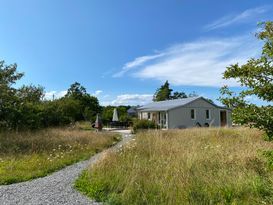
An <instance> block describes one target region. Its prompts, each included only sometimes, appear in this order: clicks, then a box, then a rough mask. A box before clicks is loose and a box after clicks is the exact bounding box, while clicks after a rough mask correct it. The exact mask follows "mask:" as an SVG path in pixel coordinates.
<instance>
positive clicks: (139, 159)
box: [75, 128, 273, 205]
mask: <svg viewBox="0 0 273 205" xmlns="http://www.w3.org/2000/svg"><path fill="white" fill-rule="evenodd" d="M262 134H263V133H261V132H260V131H258V130H255V129H249V128H236V129H228V128H221V129H218V128H207V129H206V128H199V129H186V130H170V131H148V132H142V133H138V134H137V135H136V138H135V140H134V141H132V142H131V143H130V144H129V145H127V146H125V147H123V148H121V149H120V150H119V151H118V152H108V153H107V154H106V155H105V156H104V157H103V159H102V160H100V161H99V162H98V163H97V164H95V165H93V166H92V167H90V168H89V169H88V170H86V171H84V172H83V173H82V175H81V176H80V177H79V178H78V180H77V181H76V183H75V187H76V188H77V189H78V190H80V191H81V192H83V193H85V194H86V195H87V196H89V197H91V198H94V199H96V200H98V201H104V202H106V203H107V204H126V205H127V204H130V205H133V204H144V205H145V204H162V205H163V204H164V205H168V204H198V205H200V204H272V202H273V172H272V168H273V166H272V165H273V151H272V150H273V143H272V142H268V141H265V140H264V139H263V137H262Z"/></svg>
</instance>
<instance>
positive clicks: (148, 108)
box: [137, 97, 232, 129]
mask: <svg viewBox="0 0 273 205" xmlns="http://www.w3.org/2000/svg"><path fill="white" fill-rule="evenodd" d="M137 110H138V118H139V119H148V120H152V121H155V122H156V123H157V124H158V125H159V126H160V127H161V128H166V129H172V128H187V127H196V126H198V127H208V126H212V127H220V126H231V123H232V122H231V110H230V109H228V108H226V107H221V106H218V105H216V104H214V103H211V102H210V101H208V100H207V99H205V98H203V97H191V98H183V99H177V100H166V101H160V102H153V103H150V104H147V105H144V106H141V107H139V108H138V109H137Z"/></svg>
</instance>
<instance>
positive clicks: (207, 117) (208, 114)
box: [206, 110, 210, 120]
mask: <svg viewBox="0 0 273 205" xmlns="http://www.w3.org/2000/svg"><path fill="white" fill-rule="evenodd" d="M206 119H207V120H209V119H210V110H206Z"/></svg>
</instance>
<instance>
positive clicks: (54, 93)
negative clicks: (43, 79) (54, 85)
mask: <svg viewBox="0 0 273 205" xmlns="http://www.w3.org/2000/svg"><path fill="white" fill-rule="evenodd" d="M66 93H67V91H66V90H63V91H49V92H46V93H45V97H44V99H45V100H53V98H54V99H58V98H61V97H63V96H65V95H66ZM53 96H54V97H53Z"/></svg>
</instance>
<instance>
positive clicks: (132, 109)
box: [127, 106, 139, 114]
mask: <svg viewBox="0 0 273 205" xmlns="http://www.w3.org/2000/svg"><path fill="white" fill-rule="evenodd" d="M138 107H139V106H132V107H130V108H129V109H128V110H127V113H130V114H135V113H136V112H137V108H138Z"/></svg>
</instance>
